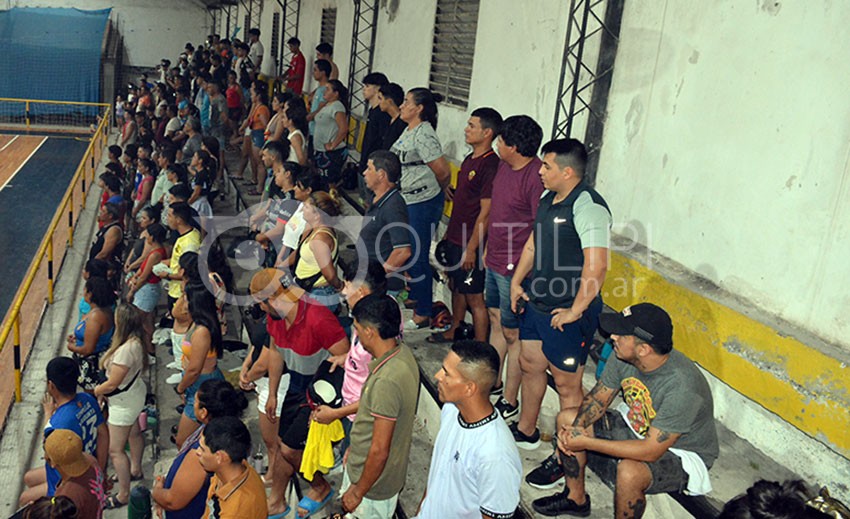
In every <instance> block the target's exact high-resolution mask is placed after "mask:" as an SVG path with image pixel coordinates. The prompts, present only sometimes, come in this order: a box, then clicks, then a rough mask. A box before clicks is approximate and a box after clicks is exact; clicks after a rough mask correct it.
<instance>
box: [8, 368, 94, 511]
mask: <svg viewBox="0 0 850 519" xmlns="http://www.w3.org/2000/svg"><path fill="white" fill-rule="evenodd" d="M79 376H80V369H79V367H77V363H76V362H74V360H73V359H71V358H70V357H56V358H55V359H53V360H51V361H50V362H48V363H47V395H46V396H45V397H44V400H43V401H42V405H43V407H44V415H45V419H46V420H47V422H46V423H45V424H44V437H45V438H47V437H48V436H50V434H51V433H52V432H53V431H55V430H59V429H68V430H70V431H73V432H74V433H75V434H76V435H77V436H79V437H80V438H81V439H82V443H83V449H84V450H85V451H86V452H87V453H89V454H91V455H93V456H95V457H96V458H97V461H98V463H99V465H100V468H101V469H102V470H105V469H106V460H107V457H108V455H109V429H108V428H107V426H106V421H105V420H104V419H103V414H102V413H101V412H100V407H99V406H98V405H97V400H95V398H94V397H93V396H91V395H90V394H88V393H77V378H79ZM60 479H61V477H60V474H59V472H58V471H57V470H56V469H55V468H53V467H52V466H51V465H50V464H49V463H47V462H45V465H44V468H37V469H33V470H30V471H29V472H27V473H26V474H25V475H24V485H25V486H26V487H27V488H26V489H25V490H24V492H23V493H22V494H21V498H20V504H21V505H24V504H26V503H29V502H30V501H35V500H36V499H38V498H39V497H41V496H44V495H48V496H52V495H54V494H55V492H56V485H58V484H59V480H60Z"/></svg>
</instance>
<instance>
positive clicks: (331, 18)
mask: <svg viewBox="0 0 850 519" xmlns="http://www.w3.org/2000/svg"><path fill="white" fill-rule="evenodd" d="M334 32H336V7H334V8H329V9H322V32H321V35H322V43H330V44H331V45H333V44H334Z"/></svg>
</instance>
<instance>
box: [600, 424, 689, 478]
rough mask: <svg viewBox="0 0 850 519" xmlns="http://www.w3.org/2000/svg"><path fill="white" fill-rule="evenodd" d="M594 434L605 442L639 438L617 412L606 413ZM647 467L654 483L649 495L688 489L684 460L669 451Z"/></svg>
mask: <svg viewBox="0 0 850 519" xmlns="http://www.w3.org/2000/svg"><path fill="white" fill-rule="evenodd" d="M593 433H594V435H595V436H596V437H597V438H603V439H605V440H615V441H623V440H634V439H637V438H638V437H637V436H636V435H635V434H634V433H633V432H632V429H631V427H629V425H628V424H627V423H626V421H625V420H624V419H623V416H622V415H621V414H620V413H618V412H617V411H609V412H607V413H605V416H603V417H602V418H601V419H600V420H598V421H597V422H596V423H595V424H593ZM646 465H647V467H649V471H650V473H652V483H651V484H650V485H649V488H648V489H646V493H647V494H666V493H668V492H682V491H683V490H685V489H686V488H687V487H688V478H689V476H688V473H687V472H685V469H684V468H682V458H680V457H678V456H676V455H675V454H673V453H672V452H670V451H669V450H668V451H667V452H665V453H664V454H663V455H662V456H661V457H660V458H658V459H657V460H655V461H654V462H652V463H647V464H646Z"/></svg>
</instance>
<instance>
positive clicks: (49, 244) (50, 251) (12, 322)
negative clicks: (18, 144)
mask: <svg viewBox="0 0 850 519" xmlns="http://www.w3.org/2000/svg"><path fill="white" fill-rule="evenodd" d="M0 102H12V103H24V105H25V112H26V113H25V119H26V127H27V128H29V126H30V117H29V114H30V108H31V106H32V105H36V104H54V105H79V106H88V107H91V106H97V107H100V109H101V110H99V112H100V113H99V114H98V116H99V118H100V120H99V121H98V123H97V125H96V126H94V125H92V126H94V130H93V131H92V132H91V135H90V136H91V141H90V142H89V145H88V148H87V149H86V152H85V154H84V155H83V158H82V159H81V160H80V164H79V166H78V167H77V171H76V172H75V173H74V176H73V178H72V179H71V182H70V184H69V186H68V189H67V190H66V191H65V195H64V196H63V197H62V201H61V202H60V203H59V207H58V208H57V209H56V212H55V214H54V215H53V219H52V220H51V221H50V226H49V227H48V229H47V232H46V233H45V236H44V238H43V239H42V241H41V245H40V246H39V248H38V251H37V252H36V253H35V257H34V258H33V261H32V263H31V264H30V268H29V270H28V271H27V274H26V277H25V278H24V281H23V284H22V285H21V287H20V289H19V290H18V293H17V296H16V297H15V299H14V301H13V303H12V306H11V309H10V310H9V312H8V313H7V314H6V318H5V320H4V321H3V327H2V329H0V353H2V351H3V349H4V347H5V345H6V341H7V340H8V338H9V335H10V334H12V348H13V355H14V373H15V375H14V379H15V401H16V402H20V401H21V369H22V355H21V342H22V333H21V315H22V314H21V310H22V308H24V306H25V304H26V303H28V302H31V300H28V297H30V296H31V297H33V298H37V297H38V294H35V293H31V292H30V289H31V288H32V286H33V283H34V282H35V281H36V279H37V277H38V276H37V275H38V273H39V270H40V268H41V266H42V262H43V261H44V258H45V256H46V257H47V302H48V304H53V295H54V293H53V291H54V278H55V272H54V260H55V257H54V252H55V251H54V238H55V235H57V234H60V235H61V234H62V232H61V231H62V229H61V228H60V223H61V222H62V219H63V215H64V214H65V213H66V212H67V215H68V216H67V244H68V245H67V246H68V247H70V246H72V245H73V240H74V227H75V225H76V223H77V221H76V220H75V219H74V200H75V197H74V195H75V193H76V192H78V191H79V193H80V209H82V207H84V206H85V204H86V197H87V189H86V180H87V177H88V185H89V186H91V185H92V184H93V183H94V177H95V168H96V166H97V164H98V162H100V159H101V157H102V156H103V153H104V150H105V148H106V146H107V145H108V139H109V120H110V106H109V105H107V104H101V103H70V102H64V101H38V100H27V99H8V98H0ZM78 188H79V189H78ZM60 243H63V242H60ZM65 250H66V248H65V247H64V246H63V247H62V253H61V254H60V256H63V255H64V251H65ZM60 262H61V257H60ZM42 297H43V296H42ZM42 304H43V303H42ZM37 318H40V315H39V316H38V317H37ZM33 329H34V328H33ZM34 337H35V333H34V331H33V334H32V338H31V340H34ZM29 346H31V344H30V345H29ZM5 414H6V413H5V410H0V419H2V416H5Z"/></svg>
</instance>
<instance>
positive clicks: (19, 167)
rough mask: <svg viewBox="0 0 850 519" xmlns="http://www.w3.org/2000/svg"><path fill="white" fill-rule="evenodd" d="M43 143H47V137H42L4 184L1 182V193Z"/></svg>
mask: <svg viewBox="0 0 850 519" xmlns="http://www.w3.org/2000/svg"><path fill="white" fill-rule="evenodd" d="M45 142H47V137H43V138H42V139H41V142H39V143H38V146H36V147H35V149H34V150H32V153H30V154H29V155H28V156H27V158H26V159H25V160H24V161H23V162H21V165H20V166H18V169H16V170H15V172H14V173H12V175H11V176H10V177H9V179H8V180H6V182H3V185H2V186H0V191H3V189H5V188H6V186H7V185H8V184H9V182H11V181H12V179H13V178H15V175H17V174H18V171H20V170H21V168H23V167H24V165H25V164H26V163H27V162H29V161H30V159H31V158H32V156H33V155H35V152H37V151H38V150H39V149H40V148H41V146H42V144H44V143H45Z"/></svg>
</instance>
